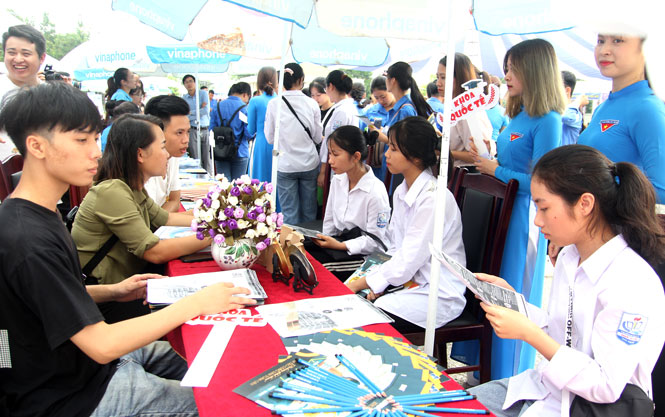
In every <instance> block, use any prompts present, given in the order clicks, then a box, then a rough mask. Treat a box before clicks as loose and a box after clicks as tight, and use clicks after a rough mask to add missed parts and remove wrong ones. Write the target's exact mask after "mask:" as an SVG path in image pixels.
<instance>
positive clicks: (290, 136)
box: [264, 90, 323, 172]
mask: <svg viewBox="0 0 665 417" xmlns="http://www.w3.org/2000/svg"><path fill="white" fill-rule="evenodd" d="M284 97H285V98H286V99H287V100H288V101H289V104H291V107H293V110H295V112H296V114H297V115H298V117H299V118H300V121H301V122H303V123H304V124H305V126H307V127H308V128H309V131H310V133H311V134H312V137H310V136H309V135H308V134H307V132H305V129H304V128H303V127H302V125H301V124H300V122H298V120H297V119H296V116H294V115H293V113H291V110H289V108H288V107H287V106H286V103H285V102H284V100H280V99H277V100H272V101H270V102H268V108H267V110H266V121H265V125H264V133H265V135H266V141H267V142H268V143H269V144H271V145H272V144H273V143H275V124H276V121H277V106H278V105H281V106H282V113H281V123H280V125H279V144H278V149H279V151H280V153H279V159H278V166H277V170H278V171H280V172H306V171H311V170H313V169H314V168H316V167H318V166H319V165H320V164H319V153H318V152H317V151H316V144H318V143H321V140H322V138H323V137H322V136H321V135H322V133H321V109H319V106H318V104H316V101H314V99H312V98H309V97H307V96H306V95H305V94H303V92H302V91H300V90H287V91H284Z"/></svg>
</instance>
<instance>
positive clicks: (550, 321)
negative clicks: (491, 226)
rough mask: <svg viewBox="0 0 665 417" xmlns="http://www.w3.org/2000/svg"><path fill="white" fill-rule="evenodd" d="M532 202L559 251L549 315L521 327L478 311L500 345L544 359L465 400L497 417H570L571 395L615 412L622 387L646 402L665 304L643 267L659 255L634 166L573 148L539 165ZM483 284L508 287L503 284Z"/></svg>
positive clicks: (656, 227)
mask: <svg viewBox="0 0 665 417" xmlns="http://www.w3.org/2000/svg"><path fill="white" fill-rule="evenodd" d="M531 195H532V197H533V200H534V202H535V203H536V206H537V207H538V212H537V214H536V218H535V224H536V225H537V226H539V227H540V228H541V230H542V232H543V233H544V234H545V237H547V238H549V239H550V240H551V241H552V242H553V243H554V244H556V245H557V246H560V247H564V248H563V249H562V250H561V253H560V254H559V256H558V258H557V260H556V264H555V269H554V281H553V283H552V290H551V295H550V301H549V309H548V310H549V311H548V312H547V313H545V312H544V311H542V310H540V309H538V308H536V307H534V306H531V305H529V306H528V307H529V309H528V313H529V318H527V317H526V316H524V315H521V314H519V313H516V312H514V311H512V310H508V309H506V308H503V307H497V306H488V305H485V304H484V303H483V304H481V306H482V307H483V309H484V310H485V311H486V312H487V318H488V320H489V321H490V323H491V324H492V326H493V327H494V330H495V332H496V334H497V336H499V337H501V338H508V339H520V340H524V341H525V342H527V343H529V344H531V345H532V346H533V347H534V348H536V349H537V350H538V351H539V352H540V353H541V354H542V355H543V356H544V357H545V359H546V360H543V361H542V362H541V363H540V364H539V365H538V367H537V369H531V370H528V371H525V372H522V373H521V374H519V375H516V376H514V377H512V378H508V379H501V380H497V381H492V382H489V383H487V384H483V385H480V386H478V387H476V388H473V389H471V390H470V392H471V393H473V394H475V395H477V397H478V400H480V402H482V403H483V404H484V405H485V406H487V407H488V408H489V409H490V411H492V412H493V413H495V414H496V415H497V416H517V415H524V416H560V415H567V411H568V410H567V409H568V407H569V402H571V401H572V400H573V398H574V397H575V396H576V395H578V396H580V397H582V398H584V399H586V400H588V401H590V402H593V403H613V402H615V401H616V400H617V399H618V398H619V396H620V395H621V393H622V392H623V390H624V388H625V387H626V384H633V385H636V386H637V387H639V388H641V389H642V390H643V391H644V392H645V393H646V394H647V395H649V397H651V398H653V393H652V392H651V371H652V370H653V367H654V365H655V363H656V360H657V359H658V355H659V354H660V352H661V349H662V347H663V342H664V341H665V295H664V294H663V287H662V285H661V282H660V280H659V278H658V276H657V275H656V273H655V272H654V271H653V269H652V268H651V267H650V266H649V263H647V261H649V262H652V263H657V262H659V261H660V260H662V259H663V257H664V255H665V236H663V232H662V228H661V226H660V224H659V222H658V218H657V216H656V214H655V211H654V206H655V202H656V198H655V193H654V189H653V187H652V186H651V184H650V183H649V181H648V180H647V178H646V177H645V176H644V174H642V173H641V172H640V171H639V169H638V168H637V167H636V166H634V165H632V164H630V163H625V162H620V163H616V164H613V163H612V162H610V161H609V160H608V159H607V158H606V157H605V156H603V154H601V153H600V152H599V151H597V150H595V149H593V148H590V147H588V146H582V145H570V146H564V147H561V148H557V149H554V150H552V151H550V152H548V153H547V154H545V155H544V156H543V157H542V158H540V160H539V161H538V163H537V164H536V166H535V168H534V170H533V174H532V179H531ZM480 278H481V279H483V280H486V281H490V282H493V283H495V284H497V285H500V286H502V287H506V288H510V286H509V285H508V284H507V283H506V282H505V281H504V280H503V279H501V278H498V277H494V276H490V275H481V276H480ZM562 407H563V413H562ZM652 412H653V409H652V410H651V412H650V413H648V415H651V413H652ZM640 415H641V414H640Z"/></svg>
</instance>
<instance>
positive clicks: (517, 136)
mask: <svg viewBox="0 0 665 417" xmlns="http://www.w3.org/2000/svg"><path fill="white" fill-rule="evenodd" d="M522 136H524V135H523V134H521V133H511V134H510V141H511V142H512V141H514V140H517V139H519V138H521V137H522Z"/></svg>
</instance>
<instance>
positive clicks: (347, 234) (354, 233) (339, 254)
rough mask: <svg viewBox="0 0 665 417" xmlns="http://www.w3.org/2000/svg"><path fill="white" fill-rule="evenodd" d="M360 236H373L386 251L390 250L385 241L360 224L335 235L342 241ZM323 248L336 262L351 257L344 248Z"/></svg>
mask: <svg viewBox="0 0 665 417" xmlns="http://www.w3.org/2000/svg"><path fill="white" fill-rule="evenodd" d="M360 236H369V237H371V238H372V239H373V240H374V241H375V242H376V243H378V244H379V246H380V247H381V248H382V249H383V251H384V252H387V251H388V247H387V246H386V245H385V243H383V242H382V241H381V239H379V238H378V237H377V236H376V235H374V234H373V233H370V232H366V231H364V230H362V229H361V228H360V227H358V226H356V227H354V228H353V229H344V230H342V232H341V233H340V234H339V235H337V236H333V237H334V238H335V239H337V240H339V241H340V242H346V241H347V240H351V239H355V238H358V237H360ZM321 249H322V250H324V251H325V252H326V253H327V254H328V255H330V257H331V258H333V259H334V260H335V261H336V262H338V261H343V260H346V259H347V258H348V257H349V254H348V253H346V251H344V250H337V249H330V248H321Z"/></svg>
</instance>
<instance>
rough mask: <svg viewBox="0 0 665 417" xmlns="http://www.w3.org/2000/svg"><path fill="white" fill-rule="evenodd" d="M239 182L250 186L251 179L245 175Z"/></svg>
mask: <svg viewBox="0 0 665 417" xmlns="http://www.w3.org/2000/svg"><path fill="white" fill-rule="evenodd" d="M240 181H242V183H243V184H247V185H250V184H251V183H252V179H251V178H250V177H249V175H247V174H245V175H243V176H241V177H240Z"/></svg>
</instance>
